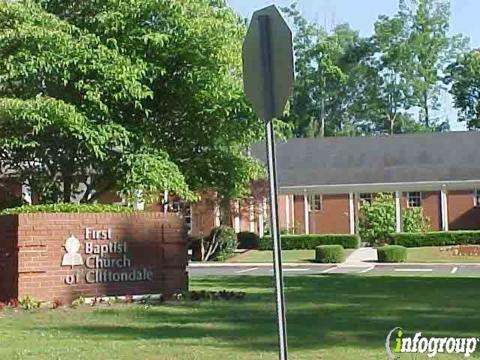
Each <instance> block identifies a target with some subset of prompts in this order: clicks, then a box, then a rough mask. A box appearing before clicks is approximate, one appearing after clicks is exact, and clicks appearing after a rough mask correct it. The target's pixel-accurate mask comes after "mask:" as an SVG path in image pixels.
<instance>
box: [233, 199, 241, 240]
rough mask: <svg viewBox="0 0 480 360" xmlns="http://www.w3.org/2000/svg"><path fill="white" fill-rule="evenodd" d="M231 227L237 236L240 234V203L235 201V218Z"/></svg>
mask: <svg viewBox="0 0 480 360" xmlns="http://www.w3.org/2000/svg"><path fill="white" fill-rule="evenodd" d="M233 227H234V229H235V232H236V233H237V234H238V233H239V232H240V202H239V201H235V216H234V218H233Z"/></svg>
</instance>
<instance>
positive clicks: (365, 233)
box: [359, 194, 395, 245]
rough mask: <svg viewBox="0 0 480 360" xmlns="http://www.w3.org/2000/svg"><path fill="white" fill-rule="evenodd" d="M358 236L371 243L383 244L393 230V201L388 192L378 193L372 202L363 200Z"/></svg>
mask: <svg viewBox="0 0 480 360" xmlns="http://www.w3.org/2000/svg"><path fill="white" fill-rule="evenodd" d="M359 225H360V237H361V238H362V240H363V241H367V242H369V243H370V244H372V245H377V244H383V243H384V242H385V241H386V239H387V237H388V235H389V234H391V233H393V232H395V203H394V202H393V197H392V195H390V194H378V195H377V196H376V197H375V198H374V199H373V200H372V203H369V202H367V201H363V202H362V204H361V213H360V223H359Z"/></svg>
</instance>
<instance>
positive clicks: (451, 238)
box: [387, 231, 480, 247]
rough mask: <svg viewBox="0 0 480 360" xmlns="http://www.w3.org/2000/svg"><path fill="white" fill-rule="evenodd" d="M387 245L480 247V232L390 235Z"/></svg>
mask: <svg viewBox="0 0 480 360" xmlns="http://www.w3.org/2000/svg"><path fill="white" fill-rule="evenodd" d="M387 243H388V244H390V245H401V246H405V247H427V246H451V245H480V231H448V232H427V233H414V234H408V233H399V234H390V235H389V237H388V239H387Z"/></svg>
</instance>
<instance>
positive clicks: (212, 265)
mask: <svg viewBox="0 0 480 360" xmlns="http://www.w3.org/2000/svg"><path fill="white" fill-rule="evenodd" d="M188 266H189V267H190V268H208V267H210V268H216V267H273V264H272V263H208V262H207V263H190V264H188ZM283 266H284V267H285V266H288V267H305V266H308V267H320V268H321V267H326V266H338V267H365V268H368V267H371V266H374V267H377V266H380V267H382V266H398V267H403V266H424V267H427V266H479V267H480V263H373V262H372V263H358V264H354V263H342V264H316V263H283Z"/></svg>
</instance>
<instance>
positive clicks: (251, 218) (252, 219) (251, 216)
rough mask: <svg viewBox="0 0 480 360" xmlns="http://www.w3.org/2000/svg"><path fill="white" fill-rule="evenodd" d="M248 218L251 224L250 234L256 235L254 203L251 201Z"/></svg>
mask: <svg viewBox="0 0 480 360" xmlns="http://www.w3.org/2000/svg"><path fill="white" fill-rule="evenodd" d="M248 218H249V222H250V232H252V233H254V232H255V209H254V204H253V201H250V204H249V206H248Z"/></svg>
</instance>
